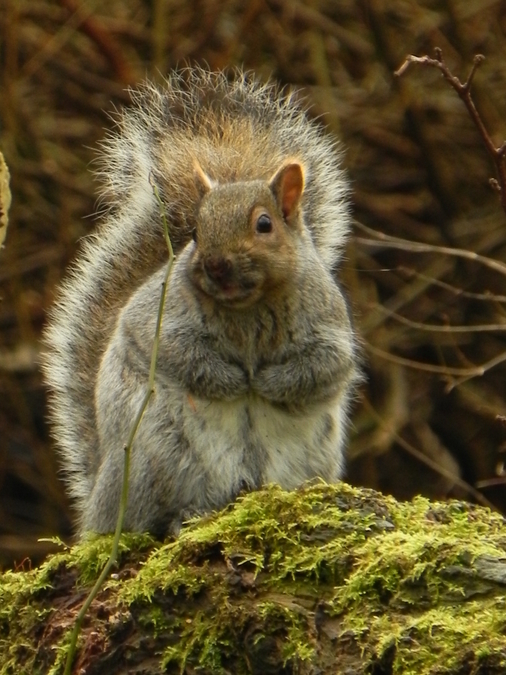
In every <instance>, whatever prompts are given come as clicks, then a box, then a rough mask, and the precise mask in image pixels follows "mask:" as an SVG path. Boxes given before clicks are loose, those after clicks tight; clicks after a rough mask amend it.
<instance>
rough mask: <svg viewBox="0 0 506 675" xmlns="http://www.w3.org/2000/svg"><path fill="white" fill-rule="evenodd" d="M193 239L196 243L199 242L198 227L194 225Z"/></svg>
mask: <svg viewBox="0 0 506 675" xmlns="http://www.w3.org/2000/svg"><path fill="white" fill-rule="evenodd" d="M192 239H193V241H194V242H195V243H197V228H196V227H194V228H193V230H192Z"/></svg>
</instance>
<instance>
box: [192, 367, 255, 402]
mask: <svg viewBox="0 0 506 675" xmlns="http://www.w3.org/2000/svg"><path fill="white" fill-rule="evenodd" d="M188 388H189V389H190V391H191V393H192V394H195V395H196V396H200V397H203V398H214V399H222V400H223V399H224V400H227V399H234V398H238V397H239V396H243V395H244V394H246V393H247V391H248V377H247V375H246V372H245V371H244V370H243V369H242V368H241V367H240V366H238V365H237V364H235V363H225V362H221V363H220V362H217V361H216V359H209V360H208V361H206V362H201V363H195V364H194V365H193V367H192V369H191V373H190V377H189V381H188Z"/></svg>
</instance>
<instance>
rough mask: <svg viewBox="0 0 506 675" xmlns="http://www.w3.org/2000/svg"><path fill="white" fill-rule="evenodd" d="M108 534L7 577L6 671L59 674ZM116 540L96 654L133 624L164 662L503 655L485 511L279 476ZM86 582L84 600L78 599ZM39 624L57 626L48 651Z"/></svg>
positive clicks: (412, 661)
mask: <svg viewBox="0 0 506 675" xmlns="http://www.w3.org/2000/svg"><path fill="white" fill-rule="evenodd" d="M110 541H111V540H110V538H109V537H99V538H93V539H90V540H89V541H86V542H84V543H82V544H80V545H79V546H76V547H73V548H72V549H68V550H65V551H63V552H62V553H60V554H58V555H56V556H53V557H52V558H51V559H50V560H48V562H47V563H45V565H43V566H42V567H41V568H40V569H39V570H35V571H33V572H27V573H13V572H10V573H6V574H4V575H3V576H2V577H1V579H0V673H2V674H4V673H5V674H6V673H11V672H12V673H14V672H16V673H21V672H37V668H38V667H39V664H44V666H46V669H45V670H44V671H41V672H49V671H50V672H51V673H53V674H54V675H56V674H57V673H58V672H61V669H60V665H61V663H62V662H63V658H64V655H65V653H66V643H65V640H66V636H67V635H68V628H69V627H70V626H71V625H72V620H73V617H74V616H75V613H76V611H77V609H78V607H79V606H80V605H81V603H82V600H83V597H84V596H83V593H82V591H79V589H80V588H82V587H83V585H86V586H89V585H90V584H91V583H92V582H93V581H94V579H95V578H96V576H97V575H98V573H99V571H100V570H101V568H102V566H103V564H105V561H106V559H107V557H108V555H109V550H110ZM120 550H121V561H120V569H119V572H118V574H117V575H114V576H113V577H112V578H111V579H110V580H109V581H108V582H107V584H106V585H105V588H104V590H103V592H102V593H101V595H100V596H99V598H98V599H97V601H96V602H95V603H94V604H93V605H92V611H91V612H90V617H89V622H88V624H87V625H85V628H84V629H83V636H82V640H81V656H80V658H81V659H82V660H83V663H84V664H85V665H86V663H87V661H86V659H89V660H90V662H91V661H92V660H93V659H94V658H97V657H96V653H97V652H99V653H100V650H102V651H104V649H106V646H107V645H108V644H110V643H114V644H116V643H115V642H114V641H115V640H116V641H117V644H118V645H121V644H122V642H121V641H122V640H123V639H124V638H123V637H122V636H123V633H121V630H122V629H121V626H122V625H123V624H122V621H123V623H124V624H125V625H127V624H128V631H129V634H130V633H131V632H132V631H133V632H134V633H135V631H138V632H139V633H140V634H142V635H151V636H152V639H153V640H154V645H155V647H153V648H152V649H154V651H155V652H156V653H158V654H159V663H160V666H159V667H160V669H161V670H165V669H167V672H184V670H185V668H186V667H187V666H188V667H190V669H192V668H193V669H198V670H200V671H201V672H203V673H213V674H214V673H216V674H222V673H226V672H234V673H237V674H238V675H240V674H241V673H249V672H264V671H269V670H275V669H276V668H278V670H279V672H281V671H283V672H285V671H284V670H283V669H286V668H288V670H286V672H290V669H291V668H295V664H298V665H297V668H298V669H299V670H300V669H302V670H301V672H305V671H304V668H305V667H306V666H305V665H304V664H307V668H308V670H309V669H310V667H313V666H315V667H316V666H317V665H318V664H320V665H319V666H318V667H320V666H321V664H328V663H330V662H331V661H332V659H333V658H336V659H339V654H340V652H339V650H340V649H343V650H344V652H345V657H346V658H345V662H346V663H350V659H351V660H352V661H351V662H352V663H353V667H354V668H355V670H356V672H364V670H365V669H367V668H369V669H370V668H372V667H373V664H375V663H376V664H377V663H387V664H388V669H390V670H391V672H392V673H403V674H409V673H413V674H414V673H416V675H429V674H430V675H436V674H443V673H448V674H450V673H454V672H456V671H457V668H458V666H459V664H462V663H464V661H465V660H466V659H467V661H469V659H470V658H471V657H470V655H472V659H473V663H474V665H475V666H476V667H478V666H479V665H480V664H488V663H491V662H492V661H493V663H494V666H495V667H502V666H501V664H502V665H506V636H505V632H506V631H505V626H506V620H505V619H504V617H505V616H506V611H505V610H506V600H505V599H504V597H503V596H504V593H503V590H504V589H503V586H502V582H501V579H502V577H501V574H499V576H498V577H497V574H496V572H497V569H496V567H497V565H499V567H500V566H501V562H500V561H501V560H502V559H504V558H505V557H506V531H505V528H504V521H503V519H502V518H501V517H500V516H499V515H496V514H493V513H491V512H489V511H488V510H486V509H481V508H478V507H473V506H469V505H467V504H463V503H459V502H452V503H450V504H433V503H430V502H429V501H427V500H425V499H421V498H420V499H415V500H414V501H413V502H411V503H406V504H400V503H397V502H396V501H395V500H393V499H391V498H387V497H383V496H381V495H378V494H377V493H374V492H372V491H367V490H358V489H354V488H351V487H349V486H347V485H344V484H340V485H336V486H327V485H324V484H317V485H312V486H310V487H307V488H306V489H304V490H300V491H296V492H291V493H286V492H283V491H282V490H280V489H279V488H277V487H274V486H273V487H269V488H267V489H265V490H263V491H262V492H257V493H252V494H248V495H245V496H244V497H242V498H241V499H239V500H238V501H237V503H235V504H233V505H230V506H229V507H228V508H226V509H225V510H224V511H222V512H221V513H220V514H216V515H213V516H209V517H205V518H202V519H198V520H194V521H192V522H190V523H188V524H187V525H186V526H185V528H184V529H183V531H182V532H181V535H180V536H179V538H178V539H177V540H175V541H171V542H167V543H164V544H160V543H156V542H154V541H153V540H152V539H151V538H149V537H143V536H133V535H128V536H125V537H123V539H122V543H121V549H120ZM484 563H486V565H488V566H489V567H490V565H491V564H492V568H491V569H492V572H489V571H488V572H487V571H485V572H484V571H483V570H484V569H485V570H488V569H489V567H486V565H485V567H484ZM494 565H495V567H494ZM505 567H506V564H505ZM501 569H502V568H501ZM499 572H501V570H499ZM501 573H502V572H501ZM65 575H67V576H66V579H67V582H66V586H65V585H64V587H63V588H61V589H60V590H59V588H60V583H61V579H62V577H65ZM496 577H497V578H496ZM505 580H506V575H505ZM74 583H75V584H77V589H78V590H77V592H78V593H79V596H78V597H77V599H76V602H75V603H74V604H72V603H71V605H70V606H69V607H67V605H65V602H68V601H67V598H68V595H69V592H71V591H70V590H69V589H72V588H73V584H74ZM505 583H506V581H505ZM52 598H57V599H59V600H58V601H59V602H60V605H58V604H57V607H56V608H55V603H54V601H53V600H52ZM62 606H63V607H64V609H62ZM58 612H59V613H60V614H58ZM114 613H119V614H121V616H122V617H123V618H122V620H121V621H119V622H118V621H112V620H111V616H113V617H114ZM57 619H58V621H59V623H58V621H57ZM41 621H44V622H45V623H47V622H49V625H54V626H56V628H55V630H54V632H53V633H52V634H51V635H50V636H49V638H50V639H51V648H50V649H49V648H47V649H46V652H44V649H42V648H41V644H40V641H41V640H42V643H43V637H42V638H41V635H40V630H38V626H39V627H40V623H41ZM317 624H318V626H317ZM118 625H119V626H120V628H117V626H118ZM114 626H116V628H114ZM115 631H116V632H118V631H119V637H118V636H116V633H115ZM97 636H98V637H97ZM329 636H330V637H329ZM49 638H48V640H49ZM93 640H94V641H95V642H97V641H99V642H100V649H99V648H97V647H96V645H91V646H90V643H91V641H93ZM136 644H141V643H140V642H138V643H136ZM51 650H52V651H51ZM120 652H121V650H120V649H118V653H120ZM41 654H42V656H41ZM118 658H119V657H118ZM122 658H123V657H122ZM125 658H126V657H125ZM343 658H344V657H343ZM353 659H355V660H353ZM23 669H24V670H23ZM324 672H327V671H326V670H324ZM328 672H339V671H331V670H329V671H328Z"/></svg>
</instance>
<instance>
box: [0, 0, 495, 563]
mask: <svg viewBox="0 0 506 675" xmlns="http://www.w3.org/2000/svg"><path fill="white" fill-rule="evenodd" d="M0 40H1V42H0V150H1V151H2V152H3V154H4V156H5V160H6V162H7V164H8V166H9V168H10V172H11V177H12V178H11V189H12V193H13V203H12V207H11V211H10V224H9V230H8V234H7V239H6V241H5V245H4V248H3V250H2V251H0V568H2V567H3V568H5V567H8V566H15V565H19V564H21V563H23V561H24V560H25V559H26V558H27V557H29V558H30V559H31V560H32V561H33V563H36V562H38V561H39V560H40V559H41V557H42V556H44V555H45V554H46V553H47V551H49V550H50V549H51V544H50V543H48V542H47V541H39V540H40V539H41V538H47V537H50V536H52V535H56V534H58V535H59V536H61V537H63V538H64V539H65V540H67V541H71V538H72V524H71V523H72V513H71V508H70V505H69V504H68V502H67V500H66V498H65V495H64V490H63V484H62V482H61V479H60V476H59V467H58V459H57V456H56V454H55V452H54V447H53V443H52V441H51V440H50V436H49V432H48V428H47V426H46V393H45V391H44V386H43V383H42V379H41V375H40V370H39V366H38V360H39V354H40V349H41V347H40V343H39V339H40V334H41V329H42V327H43V325H44V320H45V316H46V312H47V310H48V308H49V307H50V305H51V302H52V301H53V298H54V292H55V286H56V285H57V284H58V282H59V280H60V279H61V278H62V276H63V274H64V272H65V268H66V266H67V265H68V263H69V262H70V261H71V259H72V257H73V256H74V254H75V251H76V247H77V246H78V244H79V239H80V238H82V237H83V236H85V235H86V234H88V233H89V232H91V231H92V230H93V228H94V227H95V226H96V222H97V218H96V217H94V216H93V214H94V212H96V210H97V203H96V195H97V192H98V186H97V185H96V184H95V183H94V179H93V174H92V171H93V164H92V163H93V159H94V158H95V157H96V147H97V143H98V142H99V141H100V139H101V137H102V136H103V135H104V133H105V131H106V130H107V129H108V128H110V127H111V126H112V122H111V120H110V118H109V116H108V111H111V110H112V109H113V108H114V107H118V106H124V105H128V104H129V100H130V96H129V93H128V87H129V86H135V85H136V83H138V82H139V81H141V80H142V79H144V78H145V77H150V78H152V79H155V80H159V81H161V80H162V79H163V74H164V73H167V72H168V71H169V70H170V69H172V68H175V67H177V66H181V65H185V64H193V63H198V64H208V65H209V66H210V67H211V68H213V69H218V68H226V67H228V66H234V65H241V66H243V67H244V68H246V69H249V70H252V71H254V72H255V73H256V74H257V76H258V77H259V78H261V79H268V78H275V79H276V80H278V81H279V82H280V83H282V84H283V85H286V86H288V87H293V88H295V89H297V90H298V91H299V92H300V95H301V96H303V97H304V98H305V99H306V101H307V105H308V107H309V109H310V114H311V115H312V116H314V117H317V118H318V119H319V120H320V121H321V123H322V124H324V125H325V126H326V127H327V128H328V131H329V133H331V134H335V135H337V136H338V137H339V138H340V139H341V140H342V142H343V147H344V149H345V158H344V162H345V166H346V168H347V171H348V173H349V176H350V179H351V181H352V184H353V206H354V216H355V219H356V225H355V227H354V231H353V235H352V237H351V239H350V243H349V246H348V248H347V252H346V257H345V260H344V262H343V268H342V278H343V282H344V285H345V287H346V288H347V289H348V293H349V296H350V299H351V303H352V306H353V311H354V314H355V317H356V324H357V328H358V330H359V332H360V334H361V335H362V339H363V351H364V362H365V371H366V375H367V382H366V384H365V385H364V386H363V387H362V388H361V391H360V395H359V397H358V398H357V401H356V405H355V408H354V411H353V423H352V429H351V440H350V447H349V453H348V455H349V468H348V475H347V479H348V480H349V481H350V482H352V483H354V484H356V485H365V486H370V487H373V488H377V489H379V490H382V491H385V492H388V493H391V494H393V495H395V496H396V497H398V498H400V499H407V498H410V497H411V496H412V495H414V494H418V493H421V494H424V495H427V496H429V497H431V498H439V499H446V498H448V497H458V498H460V499H466V500H470V501H474V502H480V503H484V504H488V505H490V506H492V507H494V508H496V509H498V510H500V511H502V512H506V489H505V482H506V477H505V476H506V473H505V469H504V460H505V459H506V454H505V451H506V444H505V443H506V426H505V424H506V402H505V397H504V392H505V387H504V381H505V375H506V364H505V362H506V342H505V330H506V315H505V314H506V305H505V303H506V266H504V267H501V266H500V265H499V266H497V269H494V268H493V266H491V265H490V263H488V262H487V259H495V260H497V261H500V262H503V263H505V264H506V215H505V213H504V211H503V210H502V208H501V204H500V200H499V198H498V195H497V192H494V190H493V189H492V188H491V187H490V185H489V178H491V177H494V176H495V173H494V164H493V162H492V161H491V160H490V158H489V156H488V155H487V152H486V149H485V147H484V145H483V142H482V140H481V138H480V136H479V134H478V132H477V130H476V127H475V126H474V125H473V122H472V121H471V119H470V116H469V114H468V112H467V111H466V108H465V106H464V105H463V103H462V101H461V100H460V99H459V97H458V96H457V94H456V93H455V91H454V90H453V89H452V88H451V87H450V86H449V85H448V83H447V82H445V80H444V79H443V78H442V76H441V74H440V73H439V72H438V71H437V70H436V69H433V68H430V67H426V66H422V65H411V66H410V68H409V69H408V70H407V71H406V72H405V73H404V74H403V75H402V76H401V77H396V76H395V75H394V71H395V70H396V69H397V68H398V67H399V66H400V65H401V64H402V63H403V61H404V58H405V56H406V55H407V54H416V55H423V54H429V55H431V56H433V55H434V48H435V47H439V48H441V49H442V50H443V56H444V59H445V61H446V63H447V64H448V65H449V67H450V68H451V69H452V72H453V73H454V74H455V75H458V76H459V77H460V78H461V79H462V80H463V81H464V80H465V79H466V77H467V75H468V73H469V71H470V69H471V65H472V61H473V56H474V55H475V54H477V53H482V54H484V55H485V57H486V60H485V61H484V63H483V64H482V65H481V67H480V68H479V69H478V71H477V73H476V75H475V78H474V81H473V87H472V94H473V96H474V99H475V101H476V105H477V107H478V109H479V111H480V114H481V116H482V119H483V121H484V123H485V125H486V127H487V129H488V130H489V133H490V136H491V138H492V140H493V142H494V144H495V145H496V146H500V145H501V144H502V142H503V140H504V139H505V138H506V121H505V120H506V115H505V113H506V2H504V1H498V0H339V1H337V0H109V2H107V3H102V2H99V1H98V0H2V3H1V4H0ZM420 244H423V245H424V246H420ZM455 249H458V250H459V251H460V253H458V254H455V253H454V250H455ZM466 252H467V253H466Z"/></svg>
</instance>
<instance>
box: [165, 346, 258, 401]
mask: <svg viewBox="0 0 506 675" xmlns="http://www.w3.org/2000/svg"><path fill="white" fill-rule="evenodd" d="M164 351H165V353H164V354H163V355H162V357H161V358H160V359H159V367H158V373H159V374H160V375H161V376H162V377H163V376H164V375H165V376H166V377H167V378H168V379H170V380H176V381H177V382H179V384H180V385H181V386H182V387H183V388H184V389H187V390H188V391H189V393H190V394H192V395H193V396H197V397H202V398H210V399H222V400H232V399H235V398H238V397H239V396H242V395H243V394H245V393H246V392H247V389H248V377H247V374H246V372H245V370H244V369H243V368H241V366H239V365H238V364H236V363H233V362H229V361H226V360H225V359H224V358H222V357H221V356H220V355H219V354H218V353H217V352H216V351H215V350H213V349H212V348H211V347H210V346H208V345H206V344H205V343H204V342H203V341H201V340H199V339H198V338H197V339H196V338H193V339H192V340H190V339H187V340H181V341H180V340H173V341H171V342H170V343H169V344H168V345H167V349H166V350H164Z"/></svg>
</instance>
